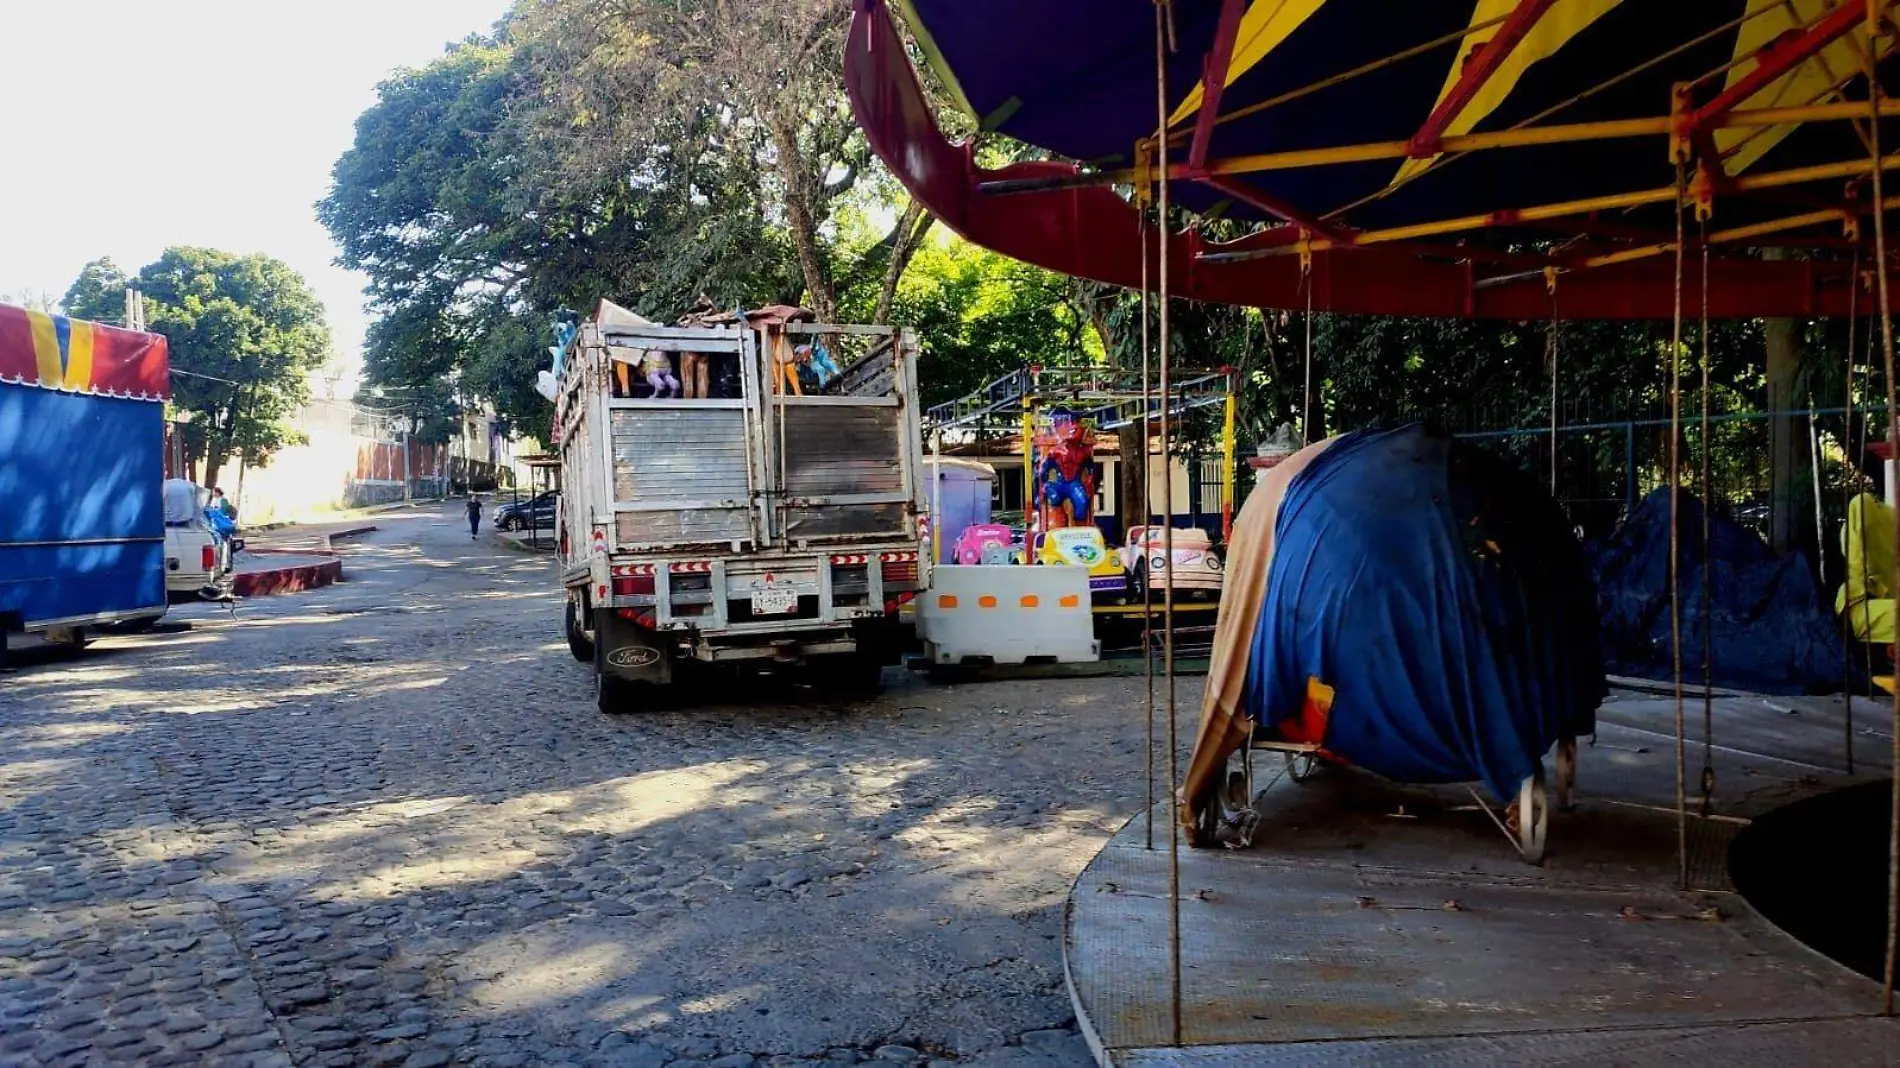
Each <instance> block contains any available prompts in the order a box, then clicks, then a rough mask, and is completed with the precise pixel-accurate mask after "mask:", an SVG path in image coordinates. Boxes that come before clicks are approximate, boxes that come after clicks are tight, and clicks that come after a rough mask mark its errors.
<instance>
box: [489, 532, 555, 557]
mask: <svg viewBox="0 0 1900 1068" xmlns="http://www.w3.org/2000/svg"><path fill="white" fill-rule="evenodd" d="M488 540H489V542H490V544H493V545H499V546H501V547H502V548H504V549H507V550H509V551H511V552H517V553H526V554H527V555H529V556H553V555H554V545H553V542H552V539H550V540H549V544H548V546H547V548H545V549H542V548H536V547H535V546H532V545H529V544H527V543H526V542H520V541H516V540H515V539H513V538H510V537H508V536H507V535H505V534H503V533H501V532H500V531H498V530H491V531H489V532H488Z"/></svg>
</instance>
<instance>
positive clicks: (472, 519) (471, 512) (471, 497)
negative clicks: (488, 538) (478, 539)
mask: <svg viewBox="0 0 1900 1068" xmlns="http://www.w3.org/2000/svg"><path fill="white" fill-rule="evenodd" d="M481 528H482V499H481V498H480V497H477V496H475V491H474V490H469V491H468V540H470V541H474V540H475V536H476V534H477V533H478V532H479V531H480V530H481Z"/></svg>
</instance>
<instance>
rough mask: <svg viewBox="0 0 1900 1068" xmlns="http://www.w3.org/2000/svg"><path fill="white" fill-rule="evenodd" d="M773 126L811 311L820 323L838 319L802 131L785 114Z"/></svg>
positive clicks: (788, 216) (787, 211) (788, 214)
mask: <svg viewBox="0 0 1900 1068" xmlns="http://www.w3.org/2000/svg"><path fill="white" fill-rule="evenodd" d="M770 125H771V128H772V152H773V155H775V156H777V157H778V171H779V178H780V180H781V181H783V182H784V183H785V220H786V223H787V225H788V226H789V228H790V230H791V232H792V248H793V250H794V251H796V252H797V253H798V268H799V271H800V272H801V273H803V274H804V276H805V291H806V292H807V293H808V294H810V300H811V310H812V311H814V312H816V313H818V321H819V322H823V323H829V322H835V321H836V320H837V314H838V298H837V295H836V294H835V293H833V292H832V285H831V274H830V272H829V271H827V270H826V269H825V259H824V255H823V253H821V252H820V250H819V248H818V219H817V214H816V212H814V211H813V209H812V204H813V201H814V199H815V193H816V190H815V189H813V182H812V178H811V175H810V174H808V173H807V172H806V169H805V157H804V154H803V153H802V152H800V151H799V148H798V133H797V131H796V130H795V129H794V128H793V127H792V125H791V120H790V119H788V118H786V117H785V116H784V115H783V114H774V115H773V116H772V118H771V121H770Z"/></svg>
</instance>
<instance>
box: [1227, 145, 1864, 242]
mask: <svg viewBox="0 0 1900 1068" xmlns="http://www.w3.org/2000/svg"><path fill="white" fill-rule="evenodd" d="M1896 167H1900V155H1892V156H1883V157H1881V159H1880V166H1879V169H1880V170H1882V171H1890V170H1893V169H1894V168H1896ZM1874 170H1875V167H1874V162H1873V160H1871V159H1852V160H1844V161H1841V162H1839V163H1822V164H1817V165H1815V166H1812V167H1794V168H1791V169H1789V170H1785V171H1770V172H1768V173H1767V174H1753V175H1744V176H1742V177H1740V178H1737V179H1735V180H1734V183H1733V187H1734V188H1735V189H1736V190H1737V191H1739V192H1744V193H1746V192H1752V191H1755V190H1759V189H1780V188H1784V187H1786V186H1791V185H1802V184H1804V183H1807V182H1819V181H1826V180H1829V179H1834V178H1854V177H1858V176H1860V175H1863V174H1870V173H1872V172H1873V171H1874ZM1675 196H1676V193H1675V190H1673V189H1670V188H1668V187H1664V188H1661V189H1639V190H1635V191H1633V192H1629V193H1612V194H1610V195H1608V196H1600V197H1585V198H1583V199H1581V200H1564V201H1558V202H1556V203H1554V204H1536V205H1532V206H1531V207H1528V208H1513V209H1506V210H1504V211H1495V212H1487V213H1485V214H1483V215H1461V216H1458V217H1457V218H1452V219H1438V220H1435V221H1433V222H1423V223H1413V224H1411V225H1409V226H1394V227H1391V228H1390V229H1386V230H1366V231H1363V232H1361V233H1358V234H1354V235H1353V239H1352V241H1351V242H1349V243H1342V242H1338V241H1333V240H1330V239H1327V238H1323V237H1315V238H1310V239H1309V240H1306V241H1302V242H1297V243H1288V244H1285V245H1279V246H1275V247H1274V248H1268V249H1256V250H1251V251H1247V252H1232V253H1219V252H1216V253H1211V254H1204V255H1202V257H1201V258H1202V259H1204V260H1211V261H1215V262H1235V261H1239V260H1252V259H1263V258H1266V257H1269V256H1292V255H1297V254H1299V253H1301V252H1303V251H1307V250H1311V251H1315V252H1323V251H1328V250H1331V249H1339V248H1353V247H1355V246H1359V245H1379V244H1389V243H1391V242H1394V241H1409V240H1411V239H1413V238H1418V237H1437V236H1440V235H1443V234H1453V233H1459V232H1461V231H1465V230H1482V229H1484V228H1485V227H1489V226H1507V225H1511V224H1513V223H1519V222H1541V221H1545V220H1549V219H1562V218H1566V217H1568V216H1571V215H1588V214H1590V213H1591V212H1598V211H1619V210H1621V209H1623V208H1639V207H1643V206H1645V205H1649V204H1666V203H1668V202H1670V201H1672V200H1674V199H1675ZM1671 247H1673V246H1671V245H1668V244H1665V245H1664V246H1663V247H1662V251H1665V252H1666V251H1669V249H1670V248H1671Z"/></svg>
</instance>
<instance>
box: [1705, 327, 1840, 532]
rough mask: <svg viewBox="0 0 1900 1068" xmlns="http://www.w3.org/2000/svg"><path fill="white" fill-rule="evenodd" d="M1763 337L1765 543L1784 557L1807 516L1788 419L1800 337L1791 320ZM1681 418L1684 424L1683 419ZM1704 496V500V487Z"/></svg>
mask: <svg viewBox="0 0 1900 1068" xmlns="http://www.w3.org/2000/svg"><path fill="white" fill-rule="evenodd" d="M1762 336H1763V339H1764V340H1765V341H1766V342H1767V349H1768V376H1767V377H1768V434H1769V441H1768V462H1769V494H1768V516H1769V518H1768V527H1769V532H1768V542H1769V544H1770V545H1772V546H1774V548H1775V551H1776V552H1786V551H1788V549H1789V548H1791V547H1792V546H1793V544H1794V541H1795V532H1796V531H1798V530H1800V529H1801V526H1800V524H1801V521H1802V518H1803V516H1804V515H1807V514H1810V512H1809V510H1807V509H1804V508H1803V507H1802V505H1803V504H1804V502H1803V501H1802V499H1801V494H1800V493H1799V492H1797V490H1798V489H1799V486H1798V480H1797V478H1796V475H1797V473H1798V472H1799V471H1800V470H1801V468H1802V466H1803V457H1804V455H1805V454H1806V442H1805V441H1803V440H1802V435H1801V433H1800V428H1799V427H1797V426H1796V425H1795V419H1794V417H1792V416H1790V415H1789V414H1788V413H1789V412H1790V411H1791V410H1792V409H1793V408H1794V398H1795V381H1796V379H1797V377H1798V376H1799V373H1800V369H1801V334H1800V329H1799V326H1798V324H1796V322H1795V320H1793V319H1767V320H1764V321H1763V322H1762ZM1684 419H1685V421H1686V420H1687V419H1688V416H1687V415H1686V414H1685V416H1684ZM1697 459H1698V462H1699V460H1700V456H1699V455H1698V458H1697ZM1703 493H1704V495H1705V496H1708V495H1709V493H1708V488H1707V487H1704V489H1703Z"/></svg>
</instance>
